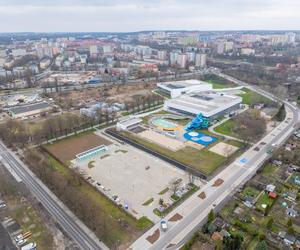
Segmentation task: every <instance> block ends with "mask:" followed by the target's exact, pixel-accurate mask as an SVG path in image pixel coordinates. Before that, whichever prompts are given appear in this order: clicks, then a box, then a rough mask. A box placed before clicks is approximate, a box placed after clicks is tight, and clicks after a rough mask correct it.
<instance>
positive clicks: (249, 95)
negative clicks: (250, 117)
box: [239, 88, 272, 105]
mask: <svg viewBox="0 0 300 250" xmlns="http://www.w3.org/2000/svg"><path fill="white" fill-rule="evenodd" d="M242 90H243V91H244V92H245V93H244V94H240V95H239V96H240V97H242V98H243V103H244V104H247V105H254V104H257V103H264V104H270V103H272V101H271V100H270V99H268V98H267V97H265V96H262V95H260V94H258V93H256V92H254V91H252V90H250V89H248V88H243V89H242Z"/></svg>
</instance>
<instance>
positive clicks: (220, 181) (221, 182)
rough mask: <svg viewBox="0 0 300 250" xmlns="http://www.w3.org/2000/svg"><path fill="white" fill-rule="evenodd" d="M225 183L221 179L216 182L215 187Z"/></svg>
mask: <svg viewBox="0 0 300 250" xmlns="http://www.w3.org/2000/svg"><path fill="white" fill-rule="evenodd" d="M223 182H224V180H222V179H220V178H219V179H217V180H216V181H215V182H214V184H213V187H219V186H221V185H222V184H223Z"/></svg>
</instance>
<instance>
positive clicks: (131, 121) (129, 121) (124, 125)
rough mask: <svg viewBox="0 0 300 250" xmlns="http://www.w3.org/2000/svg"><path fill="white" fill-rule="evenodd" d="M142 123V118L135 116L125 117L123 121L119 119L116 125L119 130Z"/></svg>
mask: <svg viewBox="0 0 300 250" xmlns="http://www.w3.org/2000/svg"><path fill="white" fill-rule="evenodd" d="M140 123H142V119H140V118H136V117H134V118H129V119H125V120H123V121H119V122H118V123H117V126H116V127H117V130H129V129H131V128H134V127H136V126H138V125H139V124H140Z"/></svg>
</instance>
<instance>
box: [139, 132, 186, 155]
mask: <svg viewBox="0 0 300 250" xmlns="http://www.w3.org/2000/svg"><path fill="white" fill-rule="evenodd" d="M139 136H140V137H142V138H144V139H146V140H148V141H151V142H153V143H157V144H159V145H161V146H163V147H166V148H168V149H170V150H172V151H177V150H180V149H182V148H184V147H185V145H184V143H182V142H181V141H178V140H175V139H172V138H169V137H167V136H165V135H162V134H160V133H157V132H155V131H152V130H145V131H143V132H141V133H139Z"/></svg>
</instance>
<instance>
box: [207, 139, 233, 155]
mask: <svg viewBox="0 0 300 250" xmlns="http://www.w3.org/2000/svg"><path fill="white" fill-rule="evenodd" d="M238 149H239V148H238V147H236V146H233V145H230V144H227V143H224V142H219V143H217V144H216V145H215V146H213V147H211V148H210V149H209V151H211V152H213V153H216V154H218V155H222V156H225V157H228V156H230V155H232V154H233V153H235V152H236V151H237V150H238Z"/></svg>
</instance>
